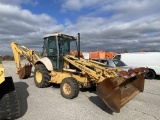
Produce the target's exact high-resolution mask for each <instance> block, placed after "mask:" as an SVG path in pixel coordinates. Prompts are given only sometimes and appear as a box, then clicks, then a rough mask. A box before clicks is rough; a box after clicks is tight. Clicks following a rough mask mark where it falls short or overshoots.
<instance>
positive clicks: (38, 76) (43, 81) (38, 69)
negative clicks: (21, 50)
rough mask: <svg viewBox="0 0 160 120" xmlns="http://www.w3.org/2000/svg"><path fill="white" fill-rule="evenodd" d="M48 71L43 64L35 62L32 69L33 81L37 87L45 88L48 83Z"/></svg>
mask: <svg viewBox="0 0 160 120" xmlns="http://www.w3.org/2000/svg"><path fill="white" fill-rule="evenodd" d="M49 74H50V72H49V71H48V70H47V68H46V67H45V66H44V65H43V64H37V65H36V66H35V70H34V82H35V84H36V86H37V87H39V88H45V87H48V86H49V85H50V83H49V80H50V78H51V77H50V75H49Z"/></svg>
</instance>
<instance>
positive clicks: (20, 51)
mask: <svg viewBox="0 0 160 120" xmlns="http://www.w3.org/2000/svg"><path fill="white" fill-rule="evenodd" d="M11 48H12V52H13V55H14V60H15V62H16V65H17V73H19V71H20V70H21V69H22V67H21V59H20V55H22V56H24V57H25V58H26V59H27V60H28V61H29V63H30V64H32V65H33V66H34V65H35V62H36V61H37V60H39V57H38V55H37V54H35V52H34V51H33V50H31V49H29V48H27V47H25V46H20V45H18V44H17V43H15V42H12V43H11Z"/></svg>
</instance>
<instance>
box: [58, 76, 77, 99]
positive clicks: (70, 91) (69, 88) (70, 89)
mask: <svg viewBox="0 0 160 120" xmlns="http://www.w3.org/2000/svg"><path fill="white" fill-rule="evenodd" d="M60 90H61V95H62V96H63V97H64V98H66V99H73V98H75V97H77V96H78V94H79V83H78V81H77V80H76V79H75V78H73V77H67V78H64V79H63V81H62V83H61V85H60Z"/></svg>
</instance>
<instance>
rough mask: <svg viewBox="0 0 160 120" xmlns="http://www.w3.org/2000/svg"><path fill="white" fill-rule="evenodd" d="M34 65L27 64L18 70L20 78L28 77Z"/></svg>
mask: <svg viewBox="0 0 160 120" xmlns="http://www.w3.org/2000/svg"><path fill="white" fill-rule="evenodd" d="M31 70H32V65H31V64H27V65H25V66H24V67H23V68H21V69H20V70H19V71H18V74H19V78H20V79H26V78H28V77H29V76H30V75H31Z"/></svg>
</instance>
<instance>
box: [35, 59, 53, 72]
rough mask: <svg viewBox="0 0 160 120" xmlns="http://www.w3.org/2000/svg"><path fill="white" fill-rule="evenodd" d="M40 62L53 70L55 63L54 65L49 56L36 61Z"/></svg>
mask: <svg viewBox="0 0 160 120" xmlns="http://www.w3.org/2000/svg"><path fill="white" fill-rule="evenodd" d="M40 63H42V64H44V65H45V66H46V68H47V70H49V71H52V70H53V65H52V62H51V60H50V59H49V58H47V57H44V58H41V59H39V60H38V61H37V62H36V63H35V65H36V64H40Z"/></svg>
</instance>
